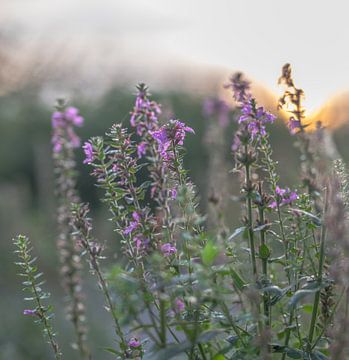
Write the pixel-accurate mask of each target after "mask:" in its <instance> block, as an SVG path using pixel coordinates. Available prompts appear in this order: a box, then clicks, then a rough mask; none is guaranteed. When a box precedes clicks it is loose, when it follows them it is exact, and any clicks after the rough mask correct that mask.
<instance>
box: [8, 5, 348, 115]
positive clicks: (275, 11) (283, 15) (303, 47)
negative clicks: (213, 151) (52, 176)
mask: <svg viewBox="0 0 349 360" xmlns="http://www.w3.org/2000/svg"><path fill="white" fill-rule="evenodd" d="M4 5H5V7H4V12H3V18H4V20H5V21H4V22H3V23H4V25H3V26H5V29H8V33H11V36H14V37H15V38H18V39H19V47H20V49H21V48H23V49H25V51H26V52H27V53H28V54H30V53H31V52H32V53H36V54H37V53H38V52H39V54H42V55H44V54H47V53H49V52H53V51H56V50H57V49H59V47H61V48H62V49H63V51H65V50H66V49H68V50H67V54H63V55H65V56H62V54H61V56H60V57H58V58H57V61H67V58H68V57H69V56H70V57H71V58H75V59H76V61H78V62H80V64H81V66H78V70H79V71H81V72H82V73H83V77H86V78H88V77H91V78H93V79H96V81H98V76H100V77H102V78H103V79H105V78H106V77H108V75H107V74H108V73H109V72H111V73H112V72H114V73H115V74H124V73H125V72H127V71H128V73H129V74H130V75H131V76H132V75H134V76H135V77H136V76H137V77H139V76H140V74H143V73H144V74H147V73H149V74H152V75H151V76H152V77H153V78H154V79H156V76H157V77H161V76H163V75H164V74H166V73H167V72H168V70H169V69H170V70H171V71H172V72H175V71H176V70H177V71H179V72H180V71H185V70H184V68H185V66H183V65H184V64H188V70H186V71H190V67H193V68H194V67H195V66H196V65H197V66H199V67H202V68H203V69H204V68H205V67H206V66H207V67H209V68H211V69H212V68H214V67H216V68H217V69H224V71H227V72H228V71H234V70H239V71H243V72H245V73H246V74H247V75H248V76H249V77H250V78H252V79H255V80H256V81H258V82H260V83H261V84H264V86H265V87H266V88H267V89H269V90H270V91H272V92H273V93H276V94H278V93H280V89H279V88H278V86H277V79H278V77H279V74H280V71H281V67H282V65H283V64H284V63H285V62H289V63H291V64H292V67H293V70H294V79H295V82H296V84H297V86H298V87H301V88H303V89H304V91H305V96H306V100H305V107H306V108H307V110H308V113H309V114H311V113H313V112H314V111H317V110H318V109H319V108H321V107H322V106H323V105H324V104H325V103H326V102H327V101H328V99H329V98H331V97H332V96H334V95H335V94H337V93H338V92H341V91H344V90H346V89H349V67H348V65H347V64H348V63H349V50H348V49H347V48H346V47H345V46H343V43H345V42H346V34H347V33H348V31H347V30H348V24H347V21H346V14H347V13H348V10H349V4H348V3H347V2H343V1H340V0H336V1H333V2H332V3H331V5H329V4H327V3H326V4H325V3H319V2H318V1H315V0H309V1H307V2H304V1H302V0H296V1H293V2H292V4H291V5H288V6H285V4H284V3H283V2H276V1H273V0H266V1H263V2H260V1H246V0H236V1H230V0H222V1H221V2H220V3H219V6H218V5H217V2H215V1H213V0H207V1H205V2H202V1H199V0H189V1H177V2H173V1H170V0H152V1H148V2H147V3H146V4H145V3H144V2H143V1H141V0H130V1H128V2H124V1H121V0H116V1H115V0H103V1H100V2H98V4H97V3H96V2H94V1H89V0H87V1H86V0H85V1H82V0H69V1H68V0H62V1H60V2H59V3H52V2H47V1H44V0H27V1H21V0H11V1H10V0H7V1H5V2H4ZM335 8H336V13H335V21H331V22H330V23H329V18H330V16H333V14H331V9H335ZM300 9H301V11H299V10H300ZM314 11H316V18H315V19H314V17H312V20H310V16H311V15H312V14H313V12H314ZM4 14H5V15H4ZM285 39H287V41H285ZM325 48H326V51H324V50H323V49H325ZM334 59H335V62H336V65H335V66H334ZM51 61H52V59H51ZM68 64H69V63H68ZM179 64H180V65H179ZM101 69H103V71H101ZM83 71H85V72H83ZM97 75H98V76H97ZM323 84H325V86H324V85H323Z"/></svg>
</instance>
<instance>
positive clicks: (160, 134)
mask: <svg viewBox="0 0 349 360" xmlns="http://www.w3.org/2000/svg"><path fill="white" fill-rule="evenodd" d="M186 132H190V133H192V134H195V131H194V130H193V129H192V128H191V127H189V126H186V125H185V123H183V122H181V121H179V120H170V121H169V123H168V124H166V125H163V126H162V127H161V128H160V129H159V130H157V131H151V132H150V135H151V136H152V137H153V138H154V139H155V140H156V141H157V142H158V144H159V151H160V153H161V155H162V156H163V157H165V158H166V152H167V150H168V148H169V147H170V146H171V144H174V145H183V141H184V139H185V134H186Z"/></svg>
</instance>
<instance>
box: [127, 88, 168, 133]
mask: <svg viewBox="0 0 349 360" xmlns="http://www.w3.org/2000/svg"><path fill="white" fill-rule="evenodd" d="M137 89H138V94H137V97H136V101H135V106H134V108H133V111H132V112H131V119H130V123H131V126H132V127H135V128H136V129H137V134H138V135H139V136H142V135H144V134H145V133H147V132H148V131H155V130H156V129H157V127H158V125H157V124H158V116H159V114H161V108H160V105H159V104H157V103H156V102H155V101H151V100H149V98H148V96H149V94H148V88H147V87H146V86H145V85H144V84H140V85H138V87H137Z"/></svg>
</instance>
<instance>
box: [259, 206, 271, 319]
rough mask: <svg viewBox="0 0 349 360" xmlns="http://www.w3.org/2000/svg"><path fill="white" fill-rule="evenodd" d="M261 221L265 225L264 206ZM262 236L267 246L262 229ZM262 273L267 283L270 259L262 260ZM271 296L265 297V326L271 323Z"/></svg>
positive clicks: (260, 213)
mask: <svg viewBox="0 0 349 360" xmlns="http://www.w3.org/2000/svg"><path fill="white" fill-rule="evenodd" d="M259 218H260V219H259V220H260V224H261V225H264V222H265V219H264V208H263V207H262V206H259ZM260 235H261V245H266V240H265V230H264V229H261V231H260ZM262 272H263V278H264V280H265V281H267V279H268V259H267V258H264V257H263V258H262ZM268 303H269V295H268V294H264V295H263V308H264V316H265V325H266V326H270V323H271V319H270V318H271V312H270V308H269V304H268Z"/></svg>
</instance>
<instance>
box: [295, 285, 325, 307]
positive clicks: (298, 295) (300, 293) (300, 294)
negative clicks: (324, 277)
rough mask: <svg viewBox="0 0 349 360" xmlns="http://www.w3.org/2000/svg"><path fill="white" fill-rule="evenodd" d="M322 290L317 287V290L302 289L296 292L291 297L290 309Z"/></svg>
mask: <svg viewBox="0 0 349 360" xmlns="http://www.w3.org/2000/svg"><path fill="white" fill-rule="evenodd" d="M319 290H320V287H317V288H315V289H305V290H304V289H302V290H298V291H296V293H295V294H294V295H293V296H292V297H291V299H290V301H289V303H288V306H289V308H293V307H295V306H296V305H297V304H298V303H299V302H300V301H301V300H302V299H304V298H305V297H307V296H308V295H311V294H314V293H316V292H318V291H319Z"/></svg>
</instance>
